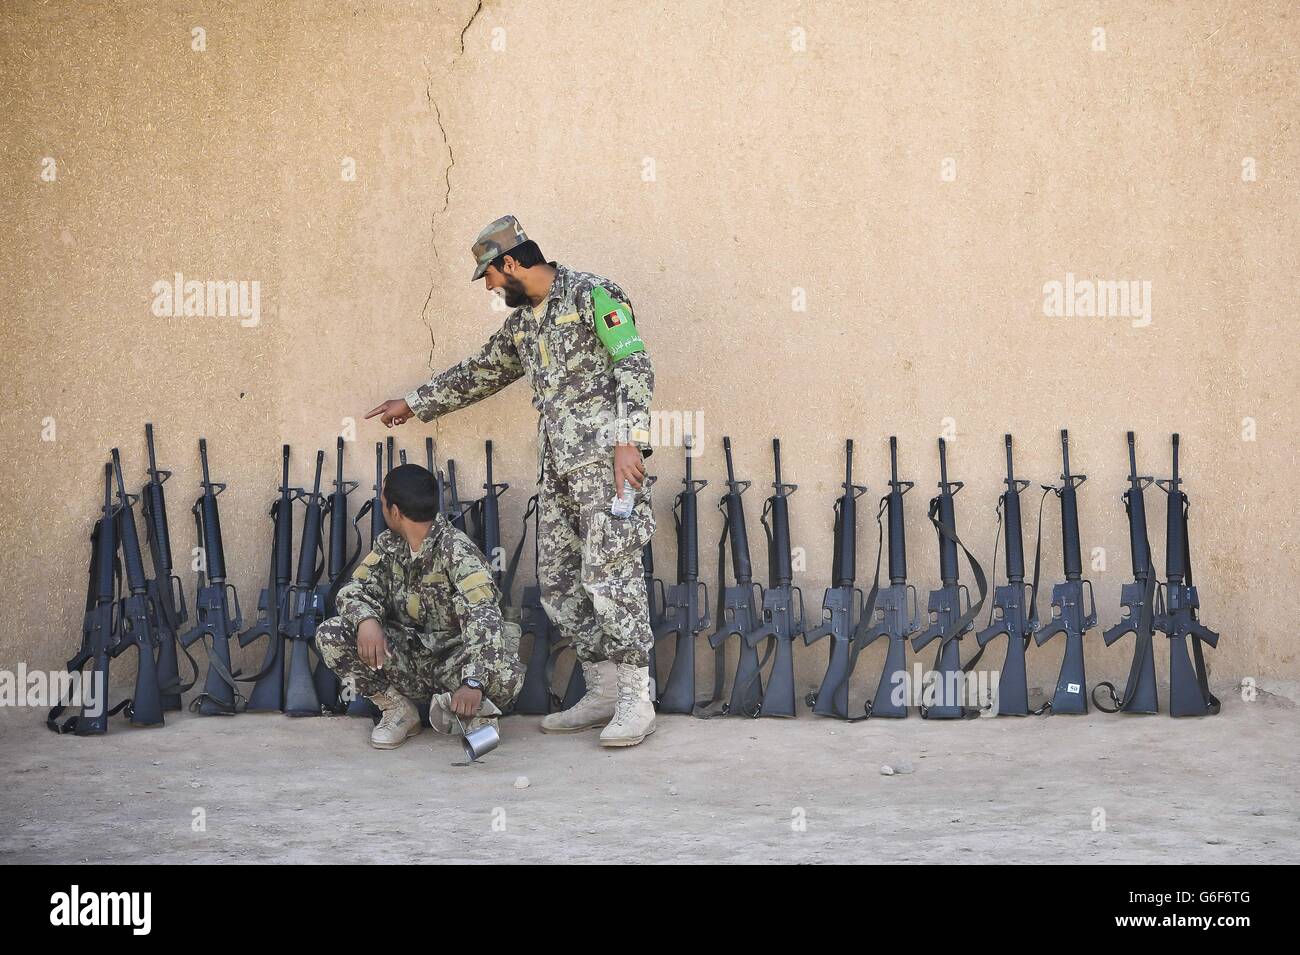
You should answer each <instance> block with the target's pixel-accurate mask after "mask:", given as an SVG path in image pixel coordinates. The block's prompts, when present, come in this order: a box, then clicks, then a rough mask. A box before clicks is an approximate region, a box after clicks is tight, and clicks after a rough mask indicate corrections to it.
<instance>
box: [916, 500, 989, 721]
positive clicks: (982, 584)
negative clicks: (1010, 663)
mask: <svg viewBox="0 0 1300 955" xmlns="http://www.w3.org/2000/svg"><path fill="white" fill-rule="evenodd" d="M929 517H930V523H931V524H933V525H934V526H935V529H936V530H937V531H938V532H939V534H940V535H941V536H943V537H946V538H947V539H948V540H950V541H952V542H953V543H954V544H956V545H957V546H958V547H960V548H961V550H962V553H963V554H965V555H966V562H967V563H968V564H969V565H970V569H971V573H972V574H974V575H975V586H976V588H977V589H978V590H979V592H980V596H979V600H977V601H975V602H974V603H973V604H971V605H970V606H969V607H967V608H966V609H965V610H964V611H963V612H962V613H961V615H960V616H958V617H957V619H956V620H955V621H953V625H952V632H951V635H950V636H949V637H948V639H950V640H956V639H957V638H958V637H960V636H961V635H962V633H964V632H965V630H966V628H967V627H969V626H970V624H971V621H972V620H974V619H975V618H976V617H977V616H979V612H980V611H981V610H982V609H983V608H984V600H985V598H986V597H988V593H989V588H988V580H987V579H986V578H985V576H984V568H983V567H981V566H980V562H979V561H978V560H976V559H975V555H974V554H972V553H971V552H970V550H969V548H967V547H966V545H965V544H963V543H962V541H961V538H960V537H958V536H957V529H956V528H955V527H952V526H950V525H949V524H948V523H947V522H945V521H942V520H940V519H939V498H937V497H935V498H931V499H930V514H929ZM943 644H944V638H943V637H940V638H939V649H938V652H937V655H936V656H935V670H936V671H937V670H938V668H939V660H940V658H941V657H942V655H943ZM958 645H959V646H960V644H958ZM983 655H984V648H983V647H981V648H980V649H979V650H978V651H977V652H976V654H975V656H974V657H972V658H971V660H970V661H969V662H968V663H967V664H966V665H964V666H963V667H962V668H961V669H962V672H963V673H966V672H969V671H970V670H971V669H972V668H973V667H974V666H975V664H976V663H978V662H979V659H980V657H981V656H983ZM921 710H922V715H924V713H925V707H922V708H921ZM979 714H980V711H979V709H978V708H977V707H972V706H963V707H962V719H974V718H975V717H977V716H979Z"/></svg>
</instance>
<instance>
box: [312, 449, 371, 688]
mask: <svg viewBox="0 0 1300 955" xmlns="http://www.w3.org/2000/svg"><path fill="white" fill-rule="evenodd" d="M334 458H335V461H334V490H333V491H331V492H330V496H329V499H328V500H327V501H326V504H325V511H326V513H328V514H329V519H330V533H329V545H328V547H327V548H326V551H325V553H326V558H327V559H326V563H325V580H324V581H323V582H322V583H321V584H320V586H319V587H318V588H317V593H316V595H315V600H316V601H317V602H318V603H319V604H320V606H321V611H320V618H318V619H317V621H316V623H317V624H319V623H320V621H321V620H322V619H324V618H326V617H331V616H333V615H334V613H335V610H334V600H335V598H336V597H338V593H339V591H340V590H341V589H342V588H343V585H344V584H345V583H347V581H348V577H349V576H350V574H351V571H352V566H353V565H354V564H355V563H356V562H357V558H358V557H360V556H361V530H360V528H356V527H355V525H354V529H355V530H356V532H357V546H356V548H355V549H354V550H353V551H352V553H351V554H349V553H348V495H349V494H351V493H352V492H353V491H355V490H356V489H357V482H356V481H345V480H344V479H343V438H342V437H341V436H340V437H339V439H338V441H337V443H336V444H335V450H334ZM315 634H316V630H315V627H313V628H312V637H313V642H312V647H313V649H315V651H316V657H317V659H316V670H315V672H314V673H313V674H312V679H313V681H314V682H315V684H316V697H317V699H319V700H320V701H321V705H323V706H324V707H325V709H327V710H329V711H330V712H331V713H339V712H342V710H343V709H344V706H343V701H342V700H341V699H340V696H339V691H340V689H341V686H340V684H339V678H338V677H337V676H335V674H334V671H333V670H331V669H330V668H329V667H328V666H326V665H325V660H324V658H322V657H321V655H320V648H319V647H317V646H316V644H315V640H314V638H315ZM349 702H351V701H349Z"/></svg>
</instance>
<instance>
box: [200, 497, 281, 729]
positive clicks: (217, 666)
mask: <svg viewBox="0 0 1300 955" xmlns="http://www.w3.org/2000/svg"><path fill="white" fill-rule="evenodd" d="M202 506H203V497H202V496H200V497H199V498H198V500H196V501H195V502H194V506H193V507H191V508H190V513H191V514H192V515H193V516H194V539H195V540H196V541H198V542H199V546H200V547H202V548H203V566H204V567H205V568H206V567H207V546H208V541H207V540H205V539H204V537H203V514H202V510H201V508H202ZM202 573H203V577H202V579H206V580H207V581H208V586H212V581H211V578H209V577H208V576H207V572H206V570H205V571H203V572H202ZM226 586H227V585H226V584H222V587H223V589H224V588H225V587H226ZM202 592H203V588H202V587H200V588H199V593H200V594H201V593H202ZM198 600H199V598H198V596H197V595H196V596H195V601H194V602H195V618H196V619H195V624H196V628H195V629H198V628H200V627H203V623H202V622H200V621H199V620H198V619H197V618H198V616H199V609H198ZM222 623H223V625H224V623H225V621H222ZM203 629H204V632H205V633H207V634H208V636H210V637H211V638H212V641H213V644H215V641H216V636H215V635H213V633H212V630H211V628H208V627H203ZM205 646H206V644H205ZM207 650H208V668H209V669H210V670H212V671H213V672H215V673H216V674H217V677H218V678H219V679H220V680H221V682H222V683H225V684H226V685H227V686H228V687H230V692H231V694H232V695H233V696H234V703H233V704H232V705H230V706H227V705H226V704H225V703H224V702H222V701H221V700H217V699H213V698H212V697H211V696H210V695H209V694H208V692H207V690H206V689H205V690H203V692H201V693H199V695H198V696H196V697H195V698H194V699H192V700H190V712H191V713H197V712H198V711H199V707H200V706H202V705H203V702H204V701H205V700H207V701H210V702H211V703H212V705H213V706H216V707H218V708H220V709H222V710H225V711H226V712H228V713H242V712H243V711H244V709H245V708H246V707H247V706H248V700H247V699H245V697H244V694H243V693H241V692H240V691H239V682H238V681H239V679H240V673H239V671H238V670H235V671H234V672H231V671H230V670H229V669H227V668H226V665H225V664H224V663H222V662H221V658H220V657H218V656H217V654H216V652H215V651H214V650H213V647H212V646H207ZM263 675H265V674H258V676H259V677H260V676H263ZM241 701H242V704H243V705H241Z"/></svg>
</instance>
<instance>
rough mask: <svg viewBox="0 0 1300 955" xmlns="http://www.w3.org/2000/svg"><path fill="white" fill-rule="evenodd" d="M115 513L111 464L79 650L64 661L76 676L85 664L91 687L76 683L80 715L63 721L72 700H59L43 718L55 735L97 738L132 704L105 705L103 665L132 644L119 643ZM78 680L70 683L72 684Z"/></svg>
mask: <svg viewBox="0 0 1300 955" xmlns="http://www.w3.org/2000/svg"><path fill="white" fill-rule="evenodd" d="M117 530H118V509H117V507H116V505H114V504H113V465H111V464H105V465H104V509H103V511H102V512H101V513H100V516H99V519H98V520H96V521H95V527H94V529H93V530H92V531H91V534H90V570H89V573H88V574H87V581H88V582H87V585H86V613H85V616H84V617H83V618H82V622H81V649H80V650H78V651H77V654H76V655H75V656H74V657H73V658H72V659H71V660H69V661H68V673H70V674H77V673H80V672H81V669H82V668H83V667H84V666H85V665H86V664H87V663H89V664H91V666H90V674H89V676H88V677H86V678H85V679H89V680H90V686H89V687H86V686H85V680H84V679H83V680H82V681H80V685H81V695H82V706H81V712H80V714H79V715H76V716H70V717H68V718H67V719H66V720H64V721H63V722H62V723H60V722H59V721H58V718H59V716H60V715H61V714H62V713H63V711H64V710H65V709H67V707H68V706H69V705H71V702H69V703H66V704H65V703H64V702H63V701H62V700H61V701H60V702H59V704H58V705H57V706H55V707H53V708H52V709H51V710H50V712H49V713H48V714H47V715H46V717H45V725H46V726H47V727H48V728H49V729H51V730H53V731H54V732H56V733H74V734H76V735H77V736H102V735H103V734H104V733H107V732H108V718H109V717H110V716H113V715H114V714H116V713H117V712H119V711H120V710H122V709H123V708H125V707H126V706H129V705H130V703H131V701H130V700H124V701H122V702H121V703H119V704H118V705H117V706H115V707H113V708H112V709H109V707H108V665H109V661H111V660H112V659H113V658H114V657H116V656H118V655H119V654H120V653H121V652H122V651H123V650H125V649H126V648H127V647H129V646H131V644H130V642H129V641H126V640H122V639H121V628H120V626H119V621H120V619H121V618H120V614H119V612H118V600H117V590H118V588H117V582H118V579H119V578H120V576H121V565H120V564H119V563H118V559H117ZM76 683H77V681H74V685H76Z"/></svg>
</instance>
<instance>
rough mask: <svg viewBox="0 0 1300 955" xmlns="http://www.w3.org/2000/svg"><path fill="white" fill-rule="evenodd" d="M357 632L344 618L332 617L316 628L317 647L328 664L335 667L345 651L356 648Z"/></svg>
mask: <svg viewBox="0 0 1300 955" xmlns="http://www.w3.org/2000/svg"><path fill="white" fill-rule="evenodd" d="M356 643H357V631H356V629H355V628H354V627H353V626H352V625H351V624H350V623H348V622H347V621H346V620H344V619H343V618H342V617H330V618H329V619H328V620H324V621H322V622H321V623H320V624H319V625H318V626H317V627H316V647H317V649H319V650H320V655H321V656H322V657H324V658H325V662H326V664H328V665H330V666H333V665H334V664H335V663H336V662H337V661H338V659H339V658H340V656H341V655H342V654H343V652H344V651H345V649H346V648H347V647H349V646H356Z"/></svg>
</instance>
